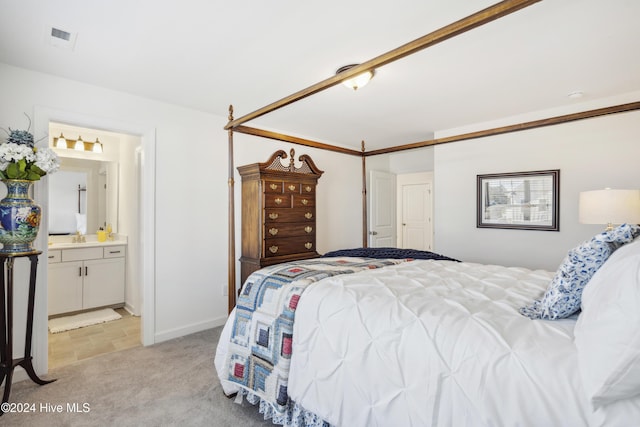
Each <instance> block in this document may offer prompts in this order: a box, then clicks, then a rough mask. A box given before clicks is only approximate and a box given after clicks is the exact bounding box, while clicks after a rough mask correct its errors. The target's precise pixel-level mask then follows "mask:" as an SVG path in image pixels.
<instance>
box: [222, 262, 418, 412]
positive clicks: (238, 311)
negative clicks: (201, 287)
mask: <svg viewBox="0 0 640 427" xmlns="http://www.w3.org/2000/svg"><path fill="white" fill-rule="evenodd" d="M406 261H408V260H407V259H371V258H369V259H367V258H316V259H313V260H306V261H294V262H291V263H285V264H277V265H273V266H270V267H266V268H263V269H261V270H258V271H256V272H254V273H253V274H251V275H250V276H249V277H248V278H247V281H246V282H245V284H244V287H243V288H242V291H241V293H240V296H239V297H238V300H237V304H236V308H235V319H234V320H233V327H232V332H231V338H230V342H229V348H228V353H227V358H226V365H225V366H226V368H225V371H226V372H227V379H228V380H229V381H230V382H233V383H236V384H238V385H239V386H240V387H241V389H242V393H243V394H248V395H249V396H251V397H252V398H253V399H254V400H255V397H258V398H259V399H260V400H261V406H263V405H264V403H265V402H268V403H269V404H270V406H271V407H272V411H270V412H271V415H272V416H273V418H274V421H275V419H277V418H278V417H279V416H284V414H285V413H286V410H287V406H288V405H289V404H290V402H289V396H288V394H287V385H288V379H289V364H290V359H291V349H292V342H293V321H294V317H295V312H296V307H297V305H298V301H299V299H300V296H301V295H302V293H303V292H304V290H305V288H306V287H307V286H309V285H310V284H311V283H314V282H317V281H318V280H321V279H323V278H325V277H331V276H335V275H339V274H349V273H355V272H357V271H362V270H367V269H373V268H380V267H384V266H388V265H394V264H399V263H402V262H406ZM289 407H290V405H289Z"/></svg>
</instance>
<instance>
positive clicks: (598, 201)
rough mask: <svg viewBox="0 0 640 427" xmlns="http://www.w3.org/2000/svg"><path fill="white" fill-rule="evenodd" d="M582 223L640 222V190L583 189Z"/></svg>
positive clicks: (609, 224) (580, 209)
mask: <svg viewBox="0 0 640 427" xmlns="http://www.w3.org/2000/svg"><path fill="white" fill-rule="evenodd" d="M578 211H579V214H578V215H579V221H580V223H581V224H607V230H612V229H613V225H614V224H625V223H626V224H640V190H612V189H610V188H605V189H604V190H593V191H583V192H581V193H580V203H579V209H578Z"/></svg>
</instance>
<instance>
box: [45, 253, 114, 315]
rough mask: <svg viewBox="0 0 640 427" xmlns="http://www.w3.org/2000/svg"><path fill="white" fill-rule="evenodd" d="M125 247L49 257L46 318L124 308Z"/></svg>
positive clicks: (49, 255) (51, 254) (51, 255)
mask: <svg viewBox="0 0 640 427" xmlns="http://www.w3.org/2000/svg"><path fill="white" fill-rule="evenodd" d="M125 251H126V246H124V245H122V246H97V247H88V248H72V249H54V250H49V253H48V273H49V278H48V282H49V288H48V299H49V302H48V309H49V315H50V316H51V315H55V314H61V313H68V312H73V311H81V310H87V309H91V308H96V307H104V306H116V305H124V290H125V289H124V288H125Z"/></svg>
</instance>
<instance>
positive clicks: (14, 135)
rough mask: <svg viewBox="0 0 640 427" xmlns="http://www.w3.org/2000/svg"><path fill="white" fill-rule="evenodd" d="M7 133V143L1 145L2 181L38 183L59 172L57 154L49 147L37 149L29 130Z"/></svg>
mask: <svg viewBox="0 0 640 427" xmlns="http://www.w3.org/2000/svg"><path fill="white" fill-rule="evenodd" d="M27 118H28V116H27ZM30 127H31V121H29V128H30ZM7 133H8V134H9V137H8V138H7V140H6V142H4V143H2V144H0V179H3V180H5V179H25V180H29V181H38V180H39V179H40V177H42V176H45V175H46V174H47V173H53V172H55V171H57V170H58V168H59V167H60V160H59V159H58V156H57V155H56V153H54V152H53V150H51V149H50V148H48V147H45V148H37V147H35V146H34V142H33V135H32V134H31V133H30V132H29V130H26V131H24V130H12V129H11V128H9V131H8V132H7Z"/></svg>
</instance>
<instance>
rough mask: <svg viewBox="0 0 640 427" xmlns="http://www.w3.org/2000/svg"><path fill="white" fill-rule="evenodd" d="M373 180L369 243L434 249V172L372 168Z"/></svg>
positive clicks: (377, 245) (383, 245) (370, 201)
mask: <svg viewBox="0 0 640 427" xmlns="http://www.w3.org/2000/svg"><path fill="white" fill-rule="evenodd" d="M369 184H370V190H369V192H368V193H369V194H370V197H369V198H368V203H369V204H368V209H367V212H368V224H369V227H368V228H369V236H368V237H369V238H368V245H369V247H372V248H373V247H398V248H406V249H418V250H425V251H433V172H417V173H406V174H394V173H391V172H386V171H379V170H372V171H370V174H369Z"/></svg>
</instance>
